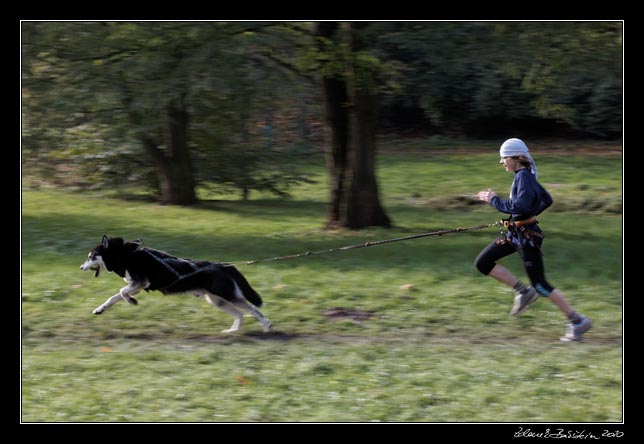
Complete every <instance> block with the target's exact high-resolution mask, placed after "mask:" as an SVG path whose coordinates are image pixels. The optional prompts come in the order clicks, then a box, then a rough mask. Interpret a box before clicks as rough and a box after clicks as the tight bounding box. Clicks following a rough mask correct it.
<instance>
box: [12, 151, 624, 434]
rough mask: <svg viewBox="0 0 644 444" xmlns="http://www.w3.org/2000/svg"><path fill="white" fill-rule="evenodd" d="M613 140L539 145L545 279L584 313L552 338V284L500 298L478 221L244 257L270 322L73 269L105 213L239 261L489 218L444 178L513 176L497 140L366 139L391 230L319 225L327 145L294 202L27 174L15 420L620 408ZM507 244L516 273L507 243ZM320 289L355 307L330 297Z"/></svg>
mask: <svg viewBox="0 0 644 444" xmlns="http://www.w3.org/2000/svg"><path fill="white" fill-rule="evenodd" d="M621 160H622V158H621V156H619V155H613V156H603V157H597V156H582V155H573V156H571V155H569V154H566V155H561V154H555V153H553V154H545V155H543V156H539V157H538V158H537V163H538V165H539V167H540V171H541V177H540V179H541V181H542V182H543V183H544V184H546V186H548V184H551V185H550V186H548V187H549V189H550V190H551V192H552V194H553V196H554V198H555V200H556V204H555V205H554V206H553V208H552V209H551V210H548V212H547V213H546V214H544V215H543V216H542V217H541V221H542V227H543V228H544V230H545V231H546V234H547V239H546V242H545V245H544V247H545V248H544V250H545V260H546V266H547V272H548V278H549V280H550V281H552V282H553V283H554V284H556V286H557V287H558V288H560V289H561V290H562V291H563V292H564V294H565V295H566V296H567V297H568V299H569V300H570V302H571V303H572V304H573V306H575V308H576V309H577V310H579V311H580V312H583V313H584V314H587V315H588V316H590V317H591V318H592V319H593V321H594V327H593V329H592V330H591V331H590V332H589V333H588V338H587V340H586V342H584V343H578V344H562V343H559V341H558V338H559V336H560V335H561V334H562V333H563V332H564V325H565V319H564V317H563V316H562V315H561V314H560V313H559V312H558V311H557V310H556V308H555V307H554V305H552V304H550V303H548V301H546V300H540V301H538V302H537V303H536V304H534V305H533V306H531V308H530V310H528V311H527V312H526V313H525V314H524V315H522V316H520V317H518V318H511V317H510V316H509V315H508V312H509V310H510V307H511V304H512V294H511V292H510V291H509V290H508V289H507V288H504V287H503V286H502V285H500V284H499V283H497V282H495V281H493V280H492V279H489V278H485V277H483V276H480V275H479V274H478V272H477V271H476V270H475V269H474V267H473V260H474V258H475V257H476V255H477V254H478V252H479V251H480V249H481V248H482V247H483V246H485V245H486V244H487V243H488V242H489V241H490V240H491V239H493V238H494V237H495V236H496V232H495V230H494V229H487V230H481V231H473V232H467V233H460V234H454V235H447V236H442V237H431V238H424V239H418V240H411V241H405V242H398V243H392V244H387V245H383V246H373V247H370V248H363V249H359V250H352V251H346V252H340V253H334V254H328V255H319V256H311V257H305V258H301V259H297V260H292V261H281V262H266V263H262V264H257V265H253V266H243V265H242V266H240V269H241V271H242V272H243V273H244V274H245V275H246V276H247V278H248V279H249V281H250V282H251V284H252V285H253V286H254V287H255V288H256V289H257V290H258V292H259V293H260V294H261V295H262V296H263V298H264V300H265V307H264V308H263V311H264V313H265V314H266V315H267V316H268V317H269V318H270V319H271V320H272V321H273V324H274V331H273V332H271V333H269V334H263V333H262V332H261V326H260V325H259V323H257V322H256V321H255V320H254V319H252V318H248V319H247V321H246V324H245V326H244V328H243V330H242V331H241V332H240V333H235V334H231V335H225V334H222V333H220V330H223V329H225V328H228V327H229V326H230V323H231V322H232V318H230V316H229V315H226V314H225V313H223V312H220V311H217V310H214V309H213V308H211V307H210V306H209V305H208V304H207V303H206V302H205V301H203V300H202V299H196V298H194V297H191V296H163V295H161V294H159V293H147V294H146V293H144V294H141V295H140V297H139V305H138V306H136V307H135V306H131V305H128V304H125V303H120V304H117V305H115V306H114V307H112V308H111V309H110V310H108V311H107V312H106V313H105V314H103V315H102V316H94V315H92V314H91V312H92V310H93V309H94V308H95V307H96V306H98V305H99V304H101V303H102V302H103V301H104V300H105V299H106V298H107V297H109V296H111V295H113V294H114V293H115V292H116V291H117V290H118V288H120V287H121V286H122V285H123V282H122V280H120V278H118V276H115V275H113V274H109V275H102V276H101V277H100V278H98V279H94V277H93V274H92V273H83V272H81V271H80V270H79V265H80V263H81V262H82V261H83V260H84V258H85V256H86V255H87V251H88V250H89V249H90V248H91V247H92V246H93V245H95V244H96V243H97V242H98V241H99V240H100V237H101V236H102V235H103V234H104V233H105V234H108V235H112V236H115V235H120V236H123V237H126V238H141V239H142V240H143V241H144V244H146V245H149V246H153V247H156V248H160V249H164V250H167V251H171V252H173V253H175V254H177V255H179V256H184V257H193V258H203V259H210V260H219V261H244V260H249V259H259V258H267V257H272V256H276V255H284V254H292V253H300V252H303V251H309V250H321V249H325V248H332V247H337V246H342V245H350V244H355V243H359V242H362V241H365V240H376V239H387V238H393V237H398V236H404V235H408V234H410V233H415V232H421V231H426V230H437V229H446V228H454V227H458V226H460V227H465V226H474V225H479V224H482V223H490V222H493V221H495V220H497V219H498V218H499V214H498V213H496V212H495V211H494V210H492V209H491V208H489V207H487V206H485V205H473V204H470V202H469V201H468V200H463V199H460V198H459V196H461V195H471V194H473V193H475V192H476V191H478V190H480V189H484V188H487V187H488V186H491V187H492V188H494V189H495V190H497V192H499V193H501V194H505V193H507V190H508V189H509V185H510V181H511V176H510V175H508V173H506V172H504V171H503V170H501V169H500V168H498V167H497V166H496V163H497V162H498V157H497V156H496V153H495V152H492V154H483V153H474V154H472V153H470V154H458V153H456V154H440V155H439V154H436V153H435V152H427V153H418V152H398V153H394V152H391V153H389V154H385V155H383V156H381V157H380V162H379V177H380V186H381V190H382V195H383V202H384V205H385V207H386V208H387V211H388V212H389V214H390V216H391V217H392V219H393V221H394V224H395V225H396V227H395V228H394V229H391V230H384V229H377V228H374V229H368V230H363V231H360V232H347V231H338V232H325V231H323V230H321V227H322V226H323V223H324V217H325V210H326V197H327V191H326V184H325V180H326V179H325V175H324V169H323V163H322V161H321V159H312V161H311V164H309V165H305V167H306V168H308V170H309V172H310V176H311V177H312V178H316V179H317V183H316V184H311V185H305V186H302V187H300V188H298V189H296V190H294V193H293V196H292V198H291V199H289V200H281V199H276V198H272V197H270V196H266V195H253V196H252V197H253V199H252V200H249V201H247V202H241V201H235V200H233V199H231V197H230V196H223V195H214V194H206V193H205V192H201V195H200V197H201V198H202V199H203V201H202V203H201V204H199V205H198V206H196V207H192V208H181V207H163V206H159V205H156V204H154V203H150V202H145V201H141V199H134V198H123V197H118V195H117V193H116V192H114V193H111V195H107V194H89V193H85V194H79V193H71V192H65V191H64V190H46V189H42V190H25V191H24V192H23V195H22V199H23V201H22V208H23V213H22V330H23V338H22V420H23V421H25V422H54V421H68V422H83V421H90V422H103V421H106V422H122V421H123V422H125V421H127V422H147V421H153V422H154V421H170V422H256V421H260V422H301V421H302V422H371V421H383V422H384V421H390V422H394V421H395V422H520V423H524V422H620V421H623V409H622V407H623V405H622V401H623V391H622V388H623V387H622V373H623V369H622V363H623V357H622V256H623V254H622V253H623V249H622V248H623V247H622V215H621V202H622V194H621V193H622V182H621ZM504 264H505V265H506V266H508V268H510V269H511V270H512V271H514V272H516V273H517V274H518V275H520V276H522V277H523V271H522V269H521V267H520V263H519V260H518V258H516V257H510V258H508V259H507V260H506V261H505V262H504ZM405 284H413V285H414V286H413V288H412V289H411V290H403V289H401V288H400V287H401V286H402V285H405ZM334 308H343V309H346V310H349V309H351V310H359V311H360V312H361V313H363V314H365V317H366V319H364V318H356V319H352V318H350V317H332V316H329V313H330V310H332V309H334Z"/></svg>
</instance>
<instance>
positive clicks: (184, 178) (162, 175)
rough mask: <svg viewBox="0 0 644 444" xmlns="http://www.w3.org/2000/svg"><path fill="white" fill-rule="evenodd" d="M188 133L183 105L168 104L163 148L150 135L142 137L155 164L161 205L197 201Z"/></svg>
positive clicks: (184, 203) (185, 203)
mask: <svg viewBox="0 0 644 444" xmlns="http://www.w3.org/2000/svg"><path fill="white" fill-rule="evenodd" d="M187 132H188V113H187V111H186V110H185V108H183V107H181V108H177V107H175V106H173V105H170V106H168V108H167V124H166V128H165V131H164V144H165V149H161V148H160V147H159V146H158V144H157V142H156V141H155V140H153V139H151V138H143V139H142V142H143V146H144V148H145V149H146V151H147V152H148V153H149V154H150V155H151V157H152V159H153V161H154V164H155V166H156V170H157V177H158V179H159V202H160V203H161V204H164V205H192V204H194V203H195V202H196V201H197V196H196V193H195V177H194V169H193V165H192V159H191V157H190V150H189V149H188V139H187Z"/></svg>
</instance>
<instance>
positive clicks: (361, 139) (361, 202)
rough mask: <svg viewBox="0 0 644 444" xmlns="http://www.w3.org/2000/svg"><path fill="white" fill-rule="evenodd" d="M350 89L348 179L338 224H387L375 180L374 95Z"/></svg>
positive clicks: (353, 227)
mask: <svg viewBox="0 0 644 444" xmlns="http://www.w3.org/2000/svg"><path fill="white" fill-rule="evenodd" d="M352 92H353V97H352V98H353V100H352V103H353V107H352V109H351V113H350V114H351V148H350V150H349V152H350V153H351V158H350V165H351V170H350V174H351V183H350V185H349V192H348V194H347V198H346V200H347V205H346V212H345V213H344V215H343V219H342V221H341V223H342V225H343V226H345V227H347V228H351V229H360V228H365V227H370V226H378V227H385V228H389V227H391V220H390V219H389V216H387V214H386V213H385V210H384V209H383V208H382V205H380V198H379V193H378V184H377V181H376V135H375V132H376V111H375V108H376V98H375V96H374V94H372V93H371V92H368V91H365V90H362V89H358V90H355V89H354V91H352Z"/></svg>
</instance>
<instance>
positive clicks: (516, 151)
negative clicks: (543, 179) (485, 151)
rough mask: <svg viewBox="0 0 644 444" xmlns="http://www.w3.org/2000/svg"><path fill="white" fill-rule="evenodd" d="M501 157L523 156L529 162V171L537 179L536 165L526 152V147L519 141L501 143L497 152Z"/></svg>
mask: <svg viewBox="0 0 644 444" xmlns="http://www.w3.org/2000/svg"><path fill="white" fill-rule="evenodd" d="M499 154H500V155H501V157H511V156H524V157H525V158H527V159H528V161H529V162H530V170H531V171H532V174H534V177H535V178H537V177H539V173H538V172H537V165H536V164H535V163H534V159H533V158H532V156H531V155H530V152H529V151H528V146H527V145H526V144H525V142H523V140H521V139H508V140H506V141H505V142H503V145H501V149H500V150H499Z"/></svg>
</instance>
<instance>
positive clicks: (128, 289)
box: [92, 284, 142, 315]
mask: <svg viewBox="0 0 644 444" xmlns="http://www.w3.org/2000/svg"><path fill="white" fill-rule="evenodd" d="M141 288H142V285H140V284H130V285H126V286H125V287H123V288H121V290H120V291H119V292H118V293H116V294H115V295H114V296H112V297H111V298H109V299H108V300H107V301H105V302H103V303H102V304H101V305H99V306H98V307H97V308H96V309H95V310H94V311H93V312H92V313H94V314H96V315H99V314H101V313H103V312H104V311H105V310H107V309H108V308H110V307H111V306H112V305H114V304H116V303H117V302H118V301H120V300H121V299H123V300H125V301H128V302H130V303H131V304H137V301H136V299H134V298H133V297H132V296H131V295H133V294H137V293H138V292H139V291H141Z"/></svg>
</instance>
